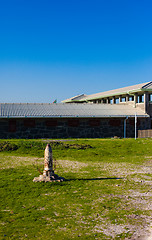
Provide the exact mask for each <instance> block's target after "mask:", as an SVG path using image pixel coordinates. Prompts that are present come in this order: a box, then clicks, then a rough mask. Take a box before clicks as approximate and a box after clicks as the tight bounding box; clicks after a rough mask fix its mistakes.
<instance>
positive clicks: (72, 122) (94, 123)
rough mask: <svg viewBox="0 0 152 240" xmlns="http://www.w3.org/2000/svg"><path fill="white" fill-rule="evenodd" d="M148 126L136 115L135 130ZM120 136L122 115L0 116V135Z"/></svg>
mask: <svg viewBox="0 0 152 240" xmlns="http://www.w3.org/2000/svg"><path fill="white" fill-rule="evenodd" d="M149 128H151V122H150V119H148V118H143V119H138V122H137V131H138V130H144V129H149ZM114 136H118V137H124V119H120V118H107V119H106V118H102V119H95V118H94V119H78V118H76V119H28V118H26V119H0V138H31V139H32V138H111V137H114ZM126 137H134V118H132V119H128V120H127V124H126Z"/></svg>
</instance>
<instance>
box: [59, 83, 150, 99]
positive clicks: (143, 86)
mask: <svg viewBox="0 0 152 240" xmlns="http://www.w3.org/2000/svg"><path fill="white" fill-rule="evenodd" d="M142 91H152V81H151V82H146V83H140V84H136V85H132V86H128V87H123V88H118V89H114V90H110V91H106V92H100V93H95V94H91V95H85V96H84V97H82V98H81V99H78V100H79V102H83V101H89V100H95V99H99V98H104V97H112V96H118V95H125V94H133V93H135V92H142ZM72 101H75V99H74V98H69V99H66V100H64V101H63V102H72Z"/></svg>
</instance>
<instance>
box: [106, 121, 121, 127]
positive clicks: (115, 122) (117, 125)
mask: <svg viewBox="0 0 152 240" xmlns="http://www.w3.org/2000/svg"><path fill="white" fill-rule="evenodd" d="M109 124H110V125H111V126H113V127H119V126H120V124H121V120H120V119H110V120H109Z"/></svg>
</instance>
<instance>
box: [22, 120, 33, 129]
mask: <svg viewBox="0 0 152 240" xmlns="http://www.w3.org/2000/svg"><path fill="white" fill-rule="evenodd" d="M24 126H25V127H35V119H26V120H24Z"/></svg>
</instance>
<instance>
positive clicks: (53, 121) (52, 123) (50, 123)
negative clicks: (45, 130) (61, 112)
mask: <svg viewBox="0 0 152 240" xmlns="http://www.w3.org/2000/svg"><path fill="white" fill-rule="evenodd" d="M45 125H46V126H47V127H56V126H57V125H58V121H57V119H49V120H46V122H45Z"/></svg>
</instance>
